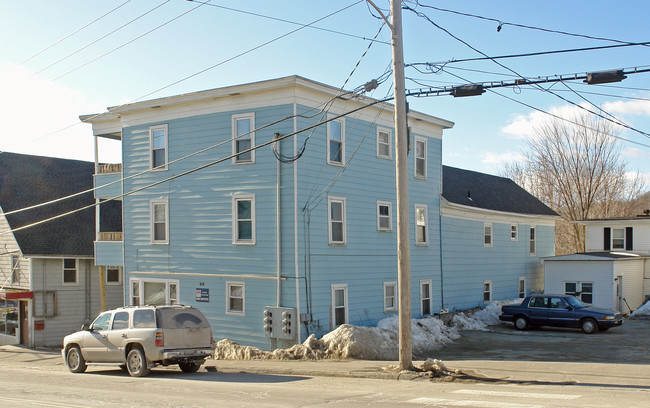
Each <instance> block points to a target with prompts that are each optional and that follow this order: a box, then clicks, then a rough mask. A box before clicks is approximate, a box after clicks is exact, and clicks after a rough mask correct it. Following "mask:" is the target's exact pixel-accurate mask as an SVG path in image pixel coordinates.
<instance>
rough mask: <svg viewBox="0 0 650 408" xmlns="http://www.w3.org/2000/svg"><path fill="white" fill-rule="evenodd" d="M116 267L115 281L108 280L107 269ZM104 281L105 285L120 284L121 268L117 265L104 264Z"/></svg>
mask: <svg viewBox="0 0 650 408" xmlns="http://www.w3.org/2000/svg"><path fill="white" fill-rule="evenodd" d="M109 268H110V269H117V282H109V281H108V269H109ZM104 283H105V284H106V285H110V286H119V285H122V268H121V267H119V266H106V270H105V271H104Z"/></svg>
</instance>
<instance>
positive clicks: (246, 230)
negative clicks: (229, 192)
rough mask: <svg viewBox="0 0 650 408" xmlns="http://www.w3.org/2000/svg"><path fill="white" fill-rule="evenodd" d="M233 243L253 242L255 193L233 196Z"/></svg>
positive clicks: (248, 243) (251, 243)
mask: <svg viewBox="0 0 650 408" xmlns="http://www.w3.org/2000/svg"><path fill="white" fill-rule="evenodd" d="M232 211H233V225H232V232H233V237H232V239H233V244H247V245H254V244H255V195H254V194H236V195H234V196H233V210H232Z"/></svg>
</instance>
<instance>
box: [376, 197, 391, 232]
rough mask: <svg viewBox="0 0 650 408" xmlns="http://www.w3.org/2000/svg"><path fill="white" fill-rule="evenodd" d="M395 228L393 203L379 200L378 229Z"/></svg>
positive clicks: (388, 229)
mask: <svg viewBox="0 0 650 408" xmlns="http://www.w3.org/2000/svg"><path fill="white" fill-rule="evenodd" d="M392 230H393V205H392V203H391V202H390V201H377V231H392Z"/></svg>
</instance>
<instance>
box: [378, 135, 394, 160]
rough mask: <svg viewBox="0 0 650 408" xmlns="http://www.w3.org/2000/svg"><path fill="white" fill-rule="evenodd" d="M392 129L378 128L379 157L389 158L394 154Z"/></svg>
mask: <svg viewBox="0 0 650 408" xmlns="http://www.w3.org/2000/svg"><path fill="white" fill-rule="evenodd" d="M391 140H392V137H391V131H390V130H388V129H384V128H379V127H378V128H377V157H378V158H380V159H389V160H390V158H391V154H392V143H391Z"/></svg>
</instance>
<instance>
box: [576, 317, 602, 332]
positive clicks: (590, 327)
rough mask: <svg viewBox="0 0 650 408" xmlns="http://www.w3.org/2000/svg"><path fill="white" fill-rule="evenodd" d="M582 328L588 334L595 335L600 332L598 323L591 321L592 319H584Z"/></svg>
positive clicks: (581, 324)
mask: <svg viewBox="0 0 650 408" xmlns="http://www.w3.org/2000/svg"><path fill="white" fill-rule="evenodd" d="M580 328H581V329H582V331H583V332H585V333H586V334H594V333H596V332H597V331H598V323H597V322H596V321H595V320H594V319H591V318H588V319H584V320H583V321H582V322H581V323H580Z"/></svg>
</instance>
